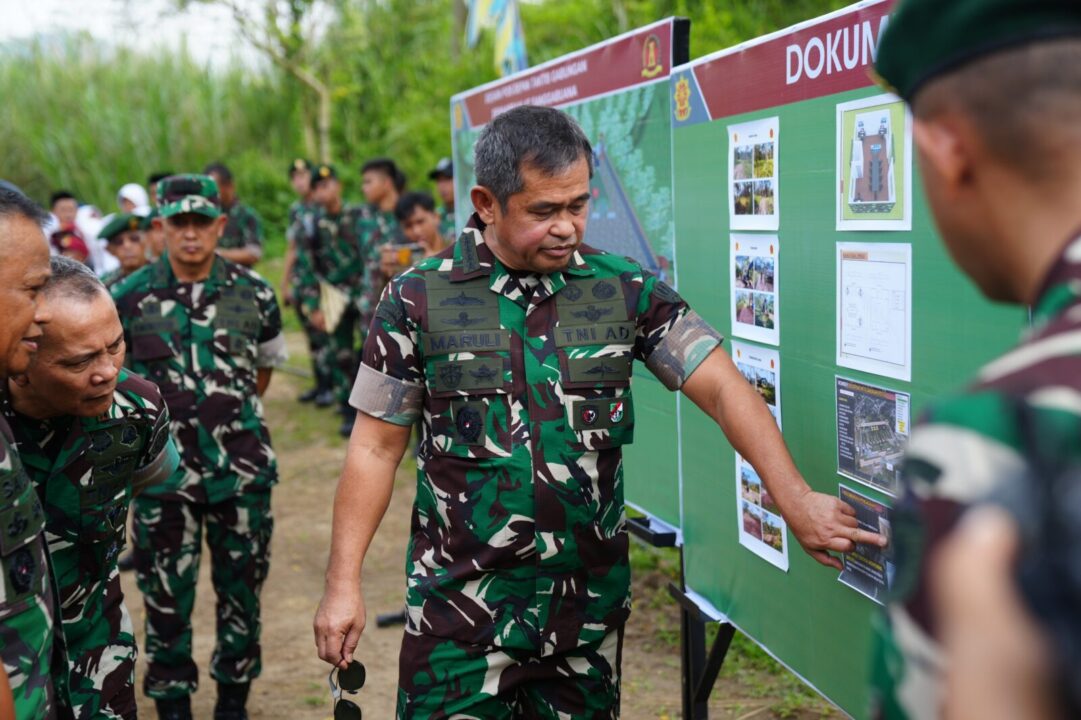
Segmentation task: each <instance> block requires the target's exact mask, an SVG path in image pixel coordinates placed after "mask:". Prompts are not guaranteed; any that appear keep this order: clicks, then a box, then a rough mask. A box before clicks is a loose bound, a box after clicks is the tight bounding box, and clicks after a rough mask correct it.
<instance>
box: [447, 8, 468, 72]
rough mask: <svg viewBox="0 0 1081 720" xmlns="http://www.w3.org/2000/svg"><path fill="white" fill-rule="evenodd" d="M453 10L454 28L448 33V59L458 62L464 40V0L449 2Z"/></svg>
mask: <svg viewBox="0 0 1081 720" xmlns="http://www.w3.org/2000/svg"><path fill="white" fill-rule="evenodd" d="M450 4H451V6H453V8H454V27H453V28H451V31H450V59H451V60H453V61H454V62H458V58H460V57H461V55H462V40H463V39H464V38H465V22H466V10H467V9H466V6H465V0H450Z"/></svg>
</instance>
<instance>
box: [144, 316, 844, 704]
mask: <svg viewBox="0 0 1081 720" xmlns="http://www.w3.org/2000/svg"><path fill="white" fill-rule="evenodd" d="M289 343H290V350H291V354H292V357H293V358H294V360H293V361H291V362H292V364H293V365H295V366H297V367H303V363H304V360H303V357H304V351H303V348H302V346H301V338H300V336H299V335H298V334H296V333H290V335H289ZM306 387H307V381H305V380H303V379H301V378H298V377H296V376H294V375H290V374H287V373H284V372H279V373H277V374H276V376H275V378H274V380H273V382H272V383H271V387H270V390H269V391H268V393H267V397H266V398H265V402H266V411H267V419H268V423H269V426H270V430H271V434H272V438H273V442H274V446H275V448H276V450H277V452H278V461H279V467H280V475H281V482H280V483H279V485H278V486H277V487H276V488H275V489H274V499H273V507H274V515H275V528H274V540H273V545H272V559H271V568H270V576H269V578H268V579H267V583H266V586H265V587H264V590H263V596H262V597H263V674H262V676H261V677H260V678H259V680H257V681H256V682H255V683H254V684H253V686H252V695H251V699H250V701H249V712H250V715H251V717H252V718H253V720H255V719H258V720H270V719H271V718H274V719H280V720H329V719H330V718H332V716H333V714H332V707H331V699H330V694H329V691H328V686H327V671H328V669H329V667H328V666H327V665H325V664H324V663H323V662H322V661H320V660H319V658H318V657H317V656H316V654H315V646H314V642H313V639H312V629H311V628H312V626H311V623H312V617H313V615H314V613H315V609H316V606H317V605H318V603H319V598H320V596H321V594H322V589H323V570H324V567H325V564H326V559H327V552H328V549H329V545H330V522H331V505H332V500H333V495H334V488H335V485H336V483H337V479H338V473H339V471H340V469H341V465H342V461H343V459H344V457H345V443H344V441H343V440H342V439H340V438H339V437H338V435H337V432H336V430H337V424H338V422H337V421H338V417H337V415H335V414H334V413H333V411H331V410H316V409H315V408H312V407H311V406H308V405H301V404H299V403H297V402H296V401H295V397H296V395H297V394H298V392H300V391H301V390H303V389H306ZM414 473H415V470H414V466H413V465H412V463H403V466H402V468H400V469H399V471H398V475H397V478H396V481H395V490H394V495H393V499H392V500H391V504H390V508H389V510H388V511H387V515H386V517H385V518H384V520H383V524H382V526H381V527H380V530H379V532H378V534H377V535H376V537H375V540H374V541H373V543H372V545H371V548H370V550H369V552H368V556H367V559H366V562H365V567H364V578H363V582H364V587H365V599H366V602H367V610H368V628H367V630H366V631H365V633H364V635H363V637H362V638H361V644H360V647H359V650H358V653H357V656H358V658H359V659H360V660H361V661H362V662H364V664H365V666H366V667H367V671H368V680H367V684H366V686H365V687H364V688H363V689H362V690H361V692H360V693H359V695H358V696H357V697H356V698H354V699H355V700H358V701H359V704H360V706H361V708H362V710H363V712H364V717H366V718H369V719H370V720H390V719H392V718H393V717H394V697H395V688H396V683H397V657H398V647H399V643H400V641H401V627H400V626H397V627H391V628H388V629H379V628H376V627H375V615H376V614H377V613H386V612H393V611H394V610H396V609H398V608H400V607H401V604H402V598H403V593H404V588H405V575H404V563H405V545H406V538H407V535H408V530H409V513H410V507H411V504H412V501H413V496H414V493H415V488H414V485H415V475H414ZM208 558H209V556H208V555H206V554H204V558H203V564H202V567H201V569H200V579H199V592H198V598H197V602H196V608H195V614H194V620H193V623H194V632H195V640H194V646H195V659H196V662H197V663H198V664H199V670H200V681H201V683H202V685H201V687H200V689H199V691H198V692H197V693H196V694H195V696H194V699H193V708H194V715H195V717H196V718H207V719H209V718H210V717H211V714H212V711H213V703H214V697H215V688H214V683H213V681H212V680H211V679H210V678H209V675H208V664H209V659H210V654H211V651H212V650H213V644H214V594H213V590H212V587H211V585H210V572H209V569H210V565H209V559H208ZM676 563H678V559H677V556H676V555H675V553H674V551H671V550H669V551H654V550H649V549H644V548H639V549H637V550H635V551H634V553H633V556H632V566H634V570H635V574H634V597H635V607H634V611H633V613H632V615H631V619H630V622H629V624H628V627H627V635H626V642H625V649H624V659H623V678H624V679H623V712H622V717H623V718H626V719H627V720H662V719H664V720H669V719H671V720H674V719H675V718H678V717H680V700H679V697H680V695H679V692H680V670H679V616H678V612H677V606H676V605H675V603H674V601H672V600H671V598H670V597H669V596H668V593H667V591H666V590H665V588H666V587H667V583H668V581H669V578H670V577H671V576H672V574H673V573H674V572H675V571H676V569H677V568H678V566H677V565H676ZM124 591H125V593H126V596H127V598H128V601H127V602H128V607H129V609H130V610H131V614H132V617H133V620H134V621H135V627H136V635H137V637H138V641H139V647H140V650H141V649H142V648H143V631H142V630H143V620H144V610H143V601H142V597H141V595H140V594H139V591H138V590H137V589H136V587H135V579H134V577H133V576H132V575H131V574H125V576H124ZM741 647H743V646H742V645H740V644H739V643H737V644H736V645H735V646H734V651H733V652H732V653H730V661H729V662H728V663H727V664H726V667H725V670H724V671H723V672H722V675H721V678H720V679H719V680H718V683H717V686H716V687H715V689H714V692H713V695H712V698H711V702H710V717H711V718H726V719H732V720H750V719H751V718H770V717H800V718H812V717H824V716H832V714H833V713H832V712H831V711H830V708H829V706H827V705H826V704H825V703H823V702H821V701H819V700H818V699H817V698H816V697H814V696H812V695H811V694H810V693H809V692H808V691H806V690H803V689H802V688H800V686H799V684H798V682H796V681H794V680H793V679H792V678H791V677H790V676H788V675H787V674H786V673H784V671H783V670H779V669H778V668H777V667H774V666H771V663H772V661H770V660H768V658H766V657H765V656H764V654H762V653H760V651H757V650H756V649H754V648H750V649H749V651H748V652H749V655H747V656H746V657H740V656H739V653H740V652H741ZM756 653H757V654H756ZM144 672H145V659H144V658H142V657H140V659H139V667H138V670H137V678H136V682H137V688H141V687H142V676H143V673H144ZM137 693H138V694H139V710H140V714H141V715H143V716H145V717H147V718H153V717H156V716H155V715H154V710H153V704H152V702H151V701H150V700H148V699H147V698H145V697H143V696H142V693H141V690H137Z"/></svg>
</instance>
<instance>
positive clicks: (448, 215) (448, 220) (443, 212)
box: [439, 205, 458, 244]
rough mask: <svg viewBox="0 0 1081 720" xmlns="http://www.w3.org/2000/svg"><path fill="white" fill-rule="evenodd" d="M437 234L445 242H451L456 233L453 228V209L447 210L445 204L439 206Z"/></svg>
mask: <svg viewBox="0 0 1081 720" xmlns="http://www.w3.org/2000/svg"><path fill="white" fill-rule="evenodd" d="M439 234H440V235H442V236H443V238H444V239H445V240H446V241H447V244H450V243H453V242H454V238H455V237H456V236H457V234H458V233H457V232H456V230H455V228H454V211H453V210H448V209H447V206H446V205H444V206H443V207H441V208H439Z"/></svg>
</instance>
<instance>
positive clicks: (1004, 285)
mask: <svg viewBox="0 0 1081 720" xmlns="http://www.w3.org/2000/svg"><path fill="white" fill-rule="evenodd" d="M876 69H877V71H878V73H879V75H881V77H882V78H883V79H884V80H885V82H887V83H889V84H890V85H892V86H893V87H894V88H896V92H897V93H898V94H899V95H901V97H903V98H904V99H905V100H906V101H907V102H908V103H909V104H910V105H911V107H912V112H913V117H914V120H913V139H914V146H915V148H916V150H917V153H918V156H919V165H920V170H921V175H922V178H923V185H924V189H925V191H926V193H927V199H928V202H929V204H930V206H931V211H932V213H933V215H934V218H935V223H936V225H937V226H938V229H939V231H940V233H941V235H942V240H943V242H944V244H945V245H946V248H947V249H948V250H949V252H950V254H951V256H952V257H953V259H954V260H955V261H956V263H957V264H958V265H959V266H960V267H961V269H962V270H963V271H964V272H965V274H967V275H968V276H969V277H971V278H972V280H973V282H974V283H975V284H976V285H977V286H978V287H979V289H980V290H981V291H982V292H983V294H984V295H986V296H987V297H988V298H990V299H992V300H996V301H1001V302H1008V303H1014V304H1017V305H1022V306H1028V307H1029V308H1031V318H1032V327H1031V329H1029V330H1028V332H1027V334H1026V336H1025V339H1024V341H1023V342H1022V344H1021V345H1020V346H1019V347H1017V348H1015V349H1014V350H1012V351H1011V352H1009V353H1007V354H1006V355H1004V356H1002V357H1000V358H997V359H995V360H993V361H991V362H990V363H988V364H987V365H985V366H984V367H983V368H982V369H981V370H980V371H979V373H978V374H977V376H976V378H975V379H974V380H973V383H972V385H971V386H970V387H969V388H967V389H966V390H964V391H961V392H958V393H957V394H955V395H953V396H947V397H943V398H940V399H937V400H936V401H935V402H934V403H933V404H932V406H931V407H930V409H929V410H928V411H927V412H926V413H925V415H924V417H923V418H922V420H921V422H920V423H918V424H917V426H916V428H915V429H914V430H913V432H912V437H911V439H910V441H909V443H908V447H907V451H906V459H905V463H904V468H903V478H904V485H905V487H904V494H903V496H902V497H901V498H900V499H899V500H898V502H897V504H896V506H895V510H894V516H893V519H892V523H893V533H894V537H895V550H894V554H895V557H896V558H897V575H896V583H895V585H894V590H895V596H896V597H895V599H894V601H893V602H891V603H890V605H889V606H888V622H883V623H882V624H881V626H880V628H879V630H880V632H879V643H878V647H877V652H876V658H875V667H874V669H875V673H876V677H875V689H876V691H877V692H876V705H877V707H876V708H875V709H874V711H875V713H876V714H878V715H880V716H884V717H891V718H901V717H921V718H922V717H937V716H938V715H939V714H940V713H944V714H945V715H946V716H947V717H951V718H962V717H965V718H968V717H973V718H975V717H978V718H982V719H984V720H987V719H990V718H1020V717H1026V718H1028V717H1078V716H1079V715H1081V687H1079V685H1078V682H1077V678H1078V671H1079V668H1078V666H1077V663H1078V654H1077V640H1078V636H1077V613H1078V607H1077V604H1076V601H1075V602H1072V603H1069V604H1068V607H1063V608H1061V615H1060V616H1057V617H1056V616H1052V615H1051V614H1047V615H1042V616H1041V615H1039V614H1037V617H1036V620H1037V622H1038V623H1040V624H1042V625H1043V626H1044V627H1043V628H1042V630H1043V632H1044V633H1045V634H1046V637H1040V634H1039V633H1037V632H1036V631H1035V629H1034V627H1033V626H1034V623H1032V620H1031V619H1027V618H1024V617H1021V612H1020V610H1021V608H1022V607H1025V604H1024V603H1023V602H1022V600H1021V593H1020V592H1019V585H1020V584H1021V583H1023V586H1024V589H1025V593H1024V597H1025V600H1026V601H1028V602H1029V603H1030V605H1029V607H1031V606H1032V605H1031V603H1032V601H1033V599H1034V598H1043V600H1044V602H1045V606H1044V610H1047V609H1048V608H1047V607H1046V603H1047V601H1048V599H1049V598H1054V597H1074V598H1076V597H1077V594H1078V592H1079V591H1081V587H1079V580H1078V577H1077V574H1076V571H1075V570H1074V568H1075V567H1076V562H1077V543H1076V533H1077V529H1078V523H1079V518H1078V515H1077V513H1076V511H1075V510H1073V508H1076V507H1077V503H1076V500H1073V498H1075V497H1076V489H1077V474H1076V471H1077V468H1078V467H1081V442H1079V441H1081V346H1079V345H1078V342H1077V339H1078V337H1081V203H1079V202H1078V198H1081V4H1078V3H1077V2H1072V1H1071V0H955V2H951V3H941V2H936V0H904V1H903V2H901V3H899V5H898V7H897V9H896V12H895V13H894V15H893V16H892V18H891V20H890V24H889V26H888V28H887V29H886V30H885V32H884V33H883V35H882V39H881V41H880V45H879V50H878V59H877V61H876ZM1067 471H1072V472H1073V474H1072V475H1070V474H1068V472H1067ZM1060 474H1061V475H1062V476H1063V477H1062V478H1061V479H1060V478H1059V475H1060ZM1071 488H1072V489H1071ZM1071 492H1072V494H1069V493H1071ZM987 504H990V505H991V507H987ZM976 505H984V507H982V508H980V511H979V512H977V513H970V512H969V508H970V507H972V506H976ZM969 515H971V516H972V517H971V518H970V517H968V516H969ZM976 518H979V520H976ZM959 538H960V540H959ZM984 538H987V539H990V540H991V541H990V542H983V541H982V539H984ZM957 542H961V543H962V544H961V545H960V546H959V547H961V548H963V549H968V550H970V551H969V552H960V553H957V552H954V553H949V552H947V551H946V550H945V548H946V547H950V546H951V545H955V543H957ZM951 556H952V557H953V561H952V562H951V563H948V564H947V565H945V566H943V567H946V568H948V570H949V571H948V572H943V571H942V570H941V567H939V566H938V563H939V562H940V561H941V559H942V558H944V557H951ZM991 588H993V590H991ZM1052 588H1058V589H1061V592H1062V595H1056V593H1055V592H1054V591H1053V590H1051V589H1052ZM942 598H947V599H951V598H952V600H951V601H950V602H947V603H945V604H944V605H941V606H940V605H938V604H937V603H936V601H939V600H941V599H942ZM1011 604H1012V605H1013V606H1014V608H1013V609H1014V610H1015V614H1014V616H1013V617H1010V616H1009V615H1008V614H1006V613H1003V614H998V613H999V610H1000V609H1002V608H1004V607H1008V606H1010V605H1011ZM940 610H944V611H945V612H940ZM950 610H952V612H950ZM992 617H994V618H995V620H994V621H992V622H988V619H989V618H992ZM1049 629H1050V630H1051V631H1050V632H1047V631H1048V630H1049ZM943 641H945V644H943ZM1045 643H1046V646H1045ZM1052 649H1054V650H1057V651H1058V652H1057V653H1053V651H1052ZM1066 679H1069V682H1068V683H1062V682H1061V681H1062V680H1066ZM943 681H945V685H944V686H943ZM1067 699H1068V700H1069V702H1070V703H1071V705H1070V706H1069V707H1058V708H1052V707H1049V706H1053V705H1056V704H1058V703H1059V702H1061V701H1064V700H1067ZM1037 707H1038V708H1039V709H1035V708H1037Z"/></svg>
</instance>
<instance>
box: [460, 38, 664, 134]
mask: <svg viewBox="0 0 1081 720" xmlns="http://www.w3.org/2000/svg"><path fill="white" fill-rule="evenodd" d="M674 22H675V21H674V19H671V18H670V19H668V20H663V21H661V22H659V23H654V24H653V25H650V26H647V27H644V28H642V29H640V30H635V31H633V32H630V33H627V34H625V35H620V36H619V37H616V38H613V39H611V40H608V41H605V42H603V43H599V44H597V45H593V46H590V47H588V48H585V49H583V50H580V51H578V52H575V53H571V54H570V55H564V56H563V57H560V58H557V59H556V60H552V61H550V62H547V63H545V64H543V65H539V66H537V67H535V68H530V69H529V70H525V71H523V72H520V73H517V74H515V75H511V76H510V77H507V78H503V79H501V80H497V81H495V82H492V83H488V84H487V85H482V86H481V87H479V88H474V89H473V90H470V91H468V92H465V93H462V94H461V95H458V96H456V97H455V98H454V99H455V100H458V101H462V102H464V103H465V106H466V108H467V110H468V111H469V120H470V124H471V125H472V126H473V127H479V126H481V125H484V124H486V123H487V122H488V121H490V120H491V119H492V118H493V117H495V116H496V115H499V114H500V113H502V112H505V111H507V110H510V109H511V108H514V107H517V106H519V105H545V106H550V107H558V106H561V105H568V104H571V103H575V102H580V101H582V100H586V99H588V98H591V97H595V96H597V95H603V94H604V93H608V92H612V91H614V90H622V89H626V88H629V87H633V86H635V85H641V84H642V83H646V82H650V81H653V80H657V79H659V78H665V77H668V74H669V73H670V72H671V70H672V53H673V49H672V38H673V32H672V28H673V23H674Z"/></svg>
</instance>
